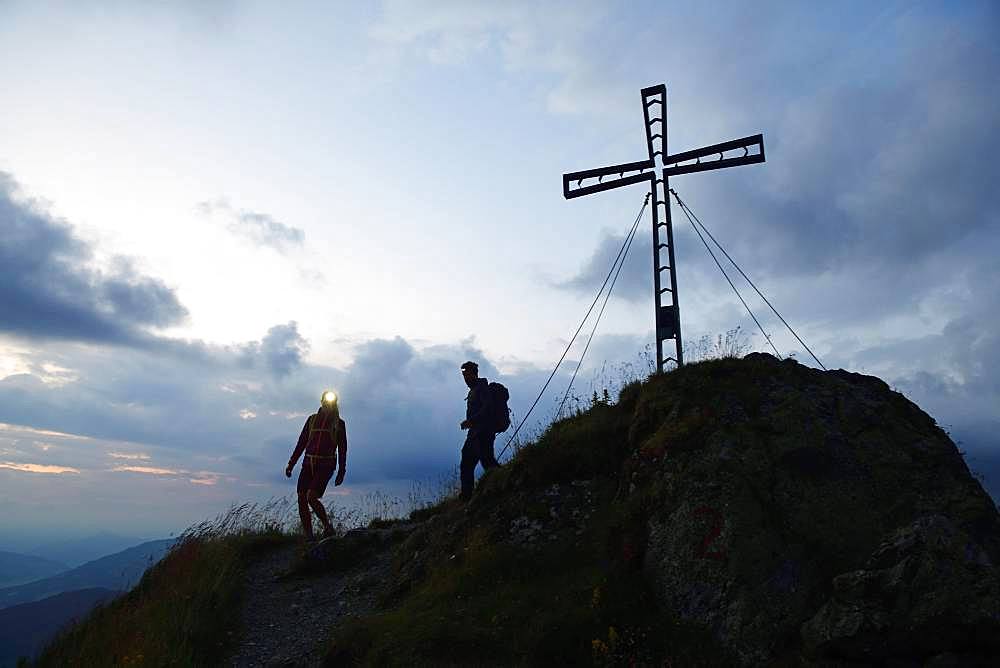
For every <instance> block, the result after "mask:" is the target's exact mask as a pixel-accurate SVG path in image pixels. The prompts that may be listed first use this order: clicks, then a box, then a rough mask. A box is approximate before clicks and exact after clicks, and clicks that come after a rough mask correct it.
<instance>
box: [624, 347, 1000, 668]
mask: <svg viewBox="0 0 1000 668" xmlns="http://www.w3.org/2000/svg"><path fill="white" fill-rule="evenodd" d="M627 439H628V451H629V454H628V457H627V458H626V460H625V462H624V464H623V467H622V474H623V475H622V494H623V495H625V496H628V495H643V496H645V497H646V499H647V500H648V505H647V506H646V508H647V511H648V516H647V521H646V527H647V533H646V536H645V540H646V544H645V549H644V556H643V560H642V568H643V572H644V573H645V574H646V576H647V577H648V578H649V580H650V581H651V582H653V583H655V585H654V588H655V591H656V593H657V597H658V599H659V600H660V601H662V603H663V604H664V605H665V606H666V607H667V608H668V609H670V610H672V611H674V612H676V614H678V615H679V616H681V617H682V618H685V619H689V620H693V621H696V622H698V623H701V624H704V625H706V626H707V627H708V628H709V629H711V632H712V633H713V635H714V636H716V637H717V638H718V639H719V640H720V641H721V642H723V643H724V644H725V645H726V646H728V647H730V648H731V649H732V650H734V652H735V653H736V654H737V656H738V657H739V658H740V659H741V660H742V661H743V662H744V663H746V664H748V665H754V664H759V663H762V662H767V661H769V660H772V659H775V658H777V657H779V656H782V655H785V654H787V653H788V652H789V651H791V652H793V653H795V654H800V655H801V658H802V659H803V660H806V661H810V660H811V661H821V660H823V659H840V660H850V661H858V662H865V663H884V662H888V661H903V662H916V664H915V665H920V662H923V661H928V660H930V659H932V658H934V657H937V658H936V659H935V660H938V661H941V662H943V663H941V665H949V662H950V661H952V660H954V661H959V660H960V657H963V656H965V657H966V659H968V660H969V661H976V660H979V659H980V658H981V659H984V660H985V659H986V657H991V656H992V657H994V658H996V657H998V656H1000V579H998V576H1000V571H998V568H997V564H998V563H1000V561H998V560H1000V517H998V514H997V510H996V506H995V505H994V503H993V501H992V500H991V499H990V497H989V496H988V495H987V494H986V493H985V492H984V490H983V488H982V486H981V485H980V484H979V482H978V481H977V480H976V479H975V478H973V476H972V475H971V474H970V472H969V469H968V468H967V466H966V465H965V462H964V461H963V459H962V457H961V455H960V454H959V452H958V450H957V448H956V447H955V444H954V443H953V442H952V441H951V439H950V438H949V437H948V435H947V434H946V433H945V432H944V431H943V430H942V429H941V428H940V427H938V426H937V425H936V424H935V422H934V420H932V419H931V418H930V417H929V416H928V415H927V414H926V413H924V412H923V411H921V410H920V409H919V408H918V407H917V406H916V405H914V404H913V403H912V402H910V401H908V400H907V399H906V398H905V397H903V396H902V395H901V394H899V393H898V392H894V391H892V390H891V389H890V388H889V387H888V386H887V385H886V384H885V383H884V382H882V381H881V380H879V379H877V378H874V377H871V376H863V375H860V374H855V373H848V372H845V371H829V372H822V371H818V370H815V369H811V368H807V367H804V366H802V365H800V364H797V363H796V362H794V361H791V360H785V361H782V362H779V361H778V360H776V359H775V358H773V357H771V356H770V355H766V354H760V353H757V354H751V355H748V356H747V357H746V358H745V359H743V360H741V361H739V362H736V361H730V362H719V363H712V364H707V365H700V366H697V367H692V368H690V369H684V370H682V371H681V372H679V373H675V374H669V375H667V376H664V377H660V378H655V379H653V380H652V381H651V382H650V383H649V384H648V385H646V386H644V387H643V388H642V389H641V390H640V392H639V397H638V398H637V400H636V402H635V408H634V416H633V419H632V424H631V426H630V428H629V431H628V435H627ZM951 665H960V664H959V663H955V664H951Z"/></svg>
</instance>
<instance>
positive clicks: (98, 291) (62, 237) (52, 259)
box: [0, 172, 187, 344]
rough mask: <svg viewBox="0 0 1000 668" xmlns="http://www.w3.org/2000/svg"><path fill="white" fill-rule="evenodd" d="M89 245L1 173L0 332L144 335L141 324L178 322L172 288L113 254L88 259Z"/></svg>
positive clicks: (180, 315)
mask: <svg viewBox="0 0 1000 668" xmlns="http://www.w3.org/2000/svg"><path fill="white" fill-rule="evenodd" d="M92 258H93V251H92V248H91V246H90V245H89V244H88V243H87V242H85V241H83V240H81V239H79V238H77V237H76V236H75V235H74V233H73V230H72V228H71V227H70V226H69V225H68V224H67V223H65V222H63V221H60V220H56V219H54V218H53V217H52V216H50V215H49V214H48V213H47V212H46V211H45V210H44V209H42V208H41V206H39V205H38V204H36V203H34V202H32V201H27V200H24V199H19V198H18V197H17V190H16V186H15V183H14V180H13V179H12V178H11V177H10V175H8V174H5V173H2V172H0V304H2V307H3V310H2V313H0V331H4V332H7V333H9V334H14V335H18V336H29V337H34V338H54V339H73V340H80V341H91V342H110V343H131V344H137V343H141V342H144V341H147V340H148V339H149V338H150V335H149V334H148V333H147V332H146V329H145V328H147V327H164V326H168V325H173V324H177V323H179V322H181V321H183V319H184V318H185V317H186V316H187V310H186V309H185V308H184V307H183V306H182V305H181V303H180V301H179V300H178V299H177V295H176V294H175V293H174V291H173V290H172V289H170V288H169V287H167V286H166V285H165V284H164V283H163V282H162V281H160V280H159V279H157V278H152V277H149V276H145V275H142V274H140V273H139V272H138V271H136V270H135V268H134V267H133V265H132V263H131V261H130V260H128V259H125V258H118V259H117V260H116V261H115V262H114V263H113V266H112V267H111V268H110V269H109V270H108V271H99V270H97V269H94V268H93V267H92V266H91V262H92Z"/></svg>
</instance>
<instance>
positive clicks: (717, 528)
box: [694, 506, 727, 561]
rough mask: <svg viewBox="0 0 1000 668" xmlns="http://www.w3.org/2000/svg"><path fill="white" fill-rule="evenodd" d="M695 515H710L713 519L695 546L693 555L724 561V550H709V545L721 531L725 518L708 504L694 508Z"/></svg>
mask: <svg viewBox="0 0 1000 668" xmlns="http://www.w3.org/2000/svg"><path fill="white" fill-rule="evenodd" d="M694 515H695V517H711V518H712V519H714V520H715V521H714V522H713V524H712V526H711V527H710V528H709V530H708V533H707V534H705V537H704V538H702V539H701V543H700V544H699V545H698V546H697V547H696V548H695V555H696V556H698V558H700V559H714V560H715V561H725V560H726V556H727V555H726V551H725V550H722V549H719V550H716V551H709V549H708V548H709V546H710V545H711V544H712V541H714V540H715V539H716V538H718V537H719V534H721V533H722V527H723V524H724V522H725V519H724V518H723V517H722V513H720V512H719V511H718V510H716V509H715V508H709V507H708V506H700V507H698V508H695V509H694Z"/></svg>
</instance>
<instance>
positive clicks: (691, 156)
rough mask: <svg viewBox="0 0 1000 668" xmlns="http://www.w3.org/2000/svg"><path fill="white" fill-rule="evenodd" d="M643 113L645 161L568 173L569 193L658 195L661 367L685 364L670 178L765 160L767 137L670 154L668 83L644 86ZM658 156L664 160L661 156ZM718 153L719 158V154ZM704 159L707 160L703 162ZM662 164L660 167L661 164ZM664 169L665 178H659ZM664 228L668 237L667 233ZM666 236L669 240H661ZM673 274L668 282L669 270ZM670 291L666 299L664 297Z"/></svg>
mask: <svg viewBox="0 0 1000 668" xmlns="http://www.w3.org/2000/svg"><path fill="white" fill-rule="evenodd" d="M641 93H642V113H643V118H644V120H645V127H646V149H647V153H648V156H649V157H647V158H646V159H645V160H640V161H637V162H628V163H622V164H619V165H611V166H609V167H598V168H597V169H587V170H584V171H581V172H570V173H568V174H563V196H564V197H565V198H566V199H573V198H575V197H582V196H584V195H591V194H593V193H598V192H603V191H605V190H611V189H612V188H622V187H624V186H629V185H633V184H636V183H648V184H649V186H648V187H649V189H650V192H651V193H652V195H653V299H654V308H655V311H654V314H655V316H654V317H655V322H656V368H657V371H663V370H664V365H665V364H666V363H667V362H669V361H673V362H676V363H677V365H678V366H682V365H683V364H684V352H683V346H682V343H681V315H680V302H679V300H678V295H677V270H676V263H675V260H674V228H673V222H672V220H671V217H670V197H669V190H670V184H669V178H670V177H671V176H679V175H681V174H691V173H694V172H704V171H708V170H712V169H722V168H724V167H737V166H739V165H750V164H754V163H757V162H764V136H763V135H761V134H756V135H752V136H750V137H744V138H742V139H734V140H732V141H727V142H722V143H721V144H713V145H711V146H705V147H702V148H696V149H694V150H691V151H684V152H683V153H677V154H674V155H669V154H668V153H667V87H666V86H665V85H664V84H660V85H658V86H650V87H648V88H643V89H642V91H641ZM657 156H658V157H659V160H657ZM716 156H718V157H716ZM702 158H706V160H704V161H702ZM658 165H659V166H658ZM657 169H659V176H657ZM595 179H596V183H595V182H594V180H595ZM661 228H663V234H664V237H661V236H660V234H661ZM661 239H663V240H662V241H661ZM664 249H666V251H667V258H666V261H667V264H661V251H662V250H664ZM664 271H667V272H668V277H667V281H666V283H667V284H666V285H665V286H664V285H663V283H664V281H663V276H662V274H663V272H664ZM665 293H666V294H669V301H667V303H664V299H663V295H664V294H665ZM670 339H673V341H674V350H675V354H674V356H673V357H664V355H663V342H664V341H667V340H670Z"/></svg>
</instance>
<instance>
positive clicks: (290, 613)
mask: <svg viewBox="0 0 1000 668" xmlns="http://www.w3.org/2000/svg"><path fill="white" fill-rule="evenodd" d="M302 549H303V548H302V546H300V545H287V546H282V547H280V548H276V549H275V550H274V551H272V552H268V553H266V554H264V555H262V556H261V557H260V558H259V559H258V560H257V561H255V562H254V563H252V564H251V565H250V566H249V567H248V569H247V573H246V576H245V577H246V584H245V586H246V589H245V597H244V601H243V610H242V624H241V634H242V636H241V637H240V638H238V639H237V643H236V649H235V651H234V653H233V656H232V658H231V659H230V660H229V665H231V666H319V665H322V660H323V653H324V650H325V649H326V645H327V642H328V641H329V639H330V632H331V630H332V629H333V628H334V627H336V626H337V625H338V624H340V623H341V622H342V621H343V620H345V619H347V618H349V617H352V616H357V615H362V614H365V613H368V612H370V611H372V610H373V609H374V608H375V605H376V601H377V598H378V594H379V590H380V588H381V586H382V585H383V584H384V583H385V582H387V581H388V579H389V578H388V575H389V567H390V563H389V562H390V559H391V554H392V550H390V549H385V550H379V551H377V552H376V553H374V554H373V555H371V556H370V557H368V558H366V559H364V560H363V563H361V564H359V565H358V566H357V567H355V568H353V569H351V570H348V571H344V572H339V573H333V574H323V575H310V576H301V577H298V576H296V577H288V576H287V574H288V573H289V572H290V570H291V567H292V564H293V563H294V562H295V560H296V558H297V557H298V555H299V554H300V553H301V552H302Z"/></svg>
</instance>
